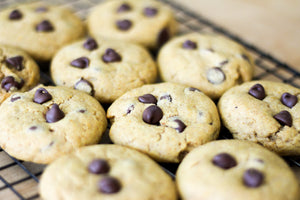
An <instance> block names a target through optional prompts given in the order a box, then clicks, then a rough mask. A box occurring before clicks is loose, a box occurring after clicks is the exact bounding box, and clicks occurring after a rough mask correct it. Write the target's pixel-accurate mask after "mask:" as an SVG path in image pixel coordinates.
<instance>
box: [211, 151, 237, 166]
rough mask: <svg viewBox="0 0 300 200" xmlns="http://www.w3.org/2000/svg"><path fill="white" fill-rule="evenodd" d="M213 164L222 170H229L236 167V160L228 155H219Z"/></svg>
mask: <svg viewBox="0 0 300 200" xmlns="http://www.w3.org/2000/svg"><path fill="white" fill-rule="evenodd" d="M212 162H213V164H214V165H216V166H218V167H220V168H222V169H230V168H232V167H235V166H236V165H237V162H236V160H235V159H234V157H232V156H231V155H230V154H228V153H219V154H218V155H216V156H215V157H214V158H213V160H212Z"/></svg>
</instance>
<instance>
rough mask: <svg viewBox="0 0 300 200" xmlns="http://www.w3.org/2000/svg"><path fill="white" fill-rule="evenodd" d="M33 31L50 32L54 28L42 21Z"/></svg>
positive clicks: (48, 22) (49, 23) (47, 22)
mask: <svg viewBox="0 0 300 200" xmlns="http://www.w3.org/2000/svg"><path fill="white" fill-rule="evenodd" d="M35 30H36V31H37V32H50V31H53V30H54V27H53V25H52V24H51V22H50V21H48V20H43V21H42V22H40V23H39V24H37V25H36V27H35Z"/></svg>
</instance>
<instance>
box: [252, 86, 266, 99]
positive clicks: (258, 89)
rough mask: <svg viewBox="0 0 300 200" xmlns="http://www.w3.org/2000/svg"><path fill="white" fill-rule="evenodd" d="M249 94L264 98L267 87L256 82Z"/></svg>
mask: <svg viewBox="0 0 300 200" xmlns="http://www.w3.org/2000/svg"><path fill="white" fill-rule="evenodd" d="M248 94H250V95H252V96H253V97H255V98H257V99H259V100H263V99H264V98H265V97H266V93H265V89H264V87H263V86H262V85H261V84H259V83H258V84H255V85H253V86H252V87H251V88H250V90H249V92H248Z"/></svg>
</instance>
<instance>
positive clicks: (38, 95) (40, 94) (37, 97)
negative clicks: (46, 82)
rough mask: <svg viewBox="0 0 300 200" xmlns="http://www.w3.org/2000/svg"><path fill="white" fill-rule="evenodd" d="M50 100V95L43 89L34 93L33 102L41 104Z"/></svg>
mask: <svg viewBox="0 0 300 200" xmlns="http://www.w3.org/2000/svg"><path fill="white" fill-rule="evenodd" d="M51 99H52V95H51V94H50V93H49V92H48V91H47V90H46V89H45V88H39V89H37V90H36V91H35V93H34V97H33V102H35V103H39V104H43V103H45V102H47V101H50V100H51Z"/></svg>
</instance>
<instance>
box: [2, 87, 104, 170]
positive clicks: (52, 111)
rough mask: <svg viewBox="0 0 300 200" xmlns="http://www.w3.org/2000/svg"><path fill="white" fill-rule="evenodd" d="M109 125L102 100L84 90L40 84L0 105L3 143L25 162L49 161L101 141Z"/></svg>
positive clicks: (6, 148)
mask: <svg viewBox="0 0 300 200" xmlns="http://www.w3.org/2000/svg"><path fill="white" fill-rule="evenodd" d="M106 125H107V121H106V117H105V112H104V110H103V108H102V106H101V105H100V104H99V102H98V101H97V100H96V99H94V98H93V97H91V96H89V95H87V94H85V93H84V92H80V91H76V90H73V89H69V88H66V87H60V86H57V87H54V86H48V87H44V86H42V85H39V86H37V87H35V88H34V89H32V90H30V91H28V92H25V93H20V92H17V93H14V94H12V95H11V96H10V97H9V98H7V99H6V100H5V101H4V102H3V103H2V104H1V106H0V129H1V132H0V146H1V147H2V148H3V149H4V150H5V151H6V152H7V153H9V154H10V155H12V156H14V157H16V158H18V159H21V160H25V161H32V162H36V163H43V164H47V163H50V162H52V161H53V160H54V159H56V158H57V157H59V156H60V155H62V154H66V153H69V152H71V151H72V150H74V149H75V148H78V147H80V146H83V145H90V144H95V143H97V142H99V140H100V138H101V135H102V133H103V132H104V131H105V129H106Z"/></svg>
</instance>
